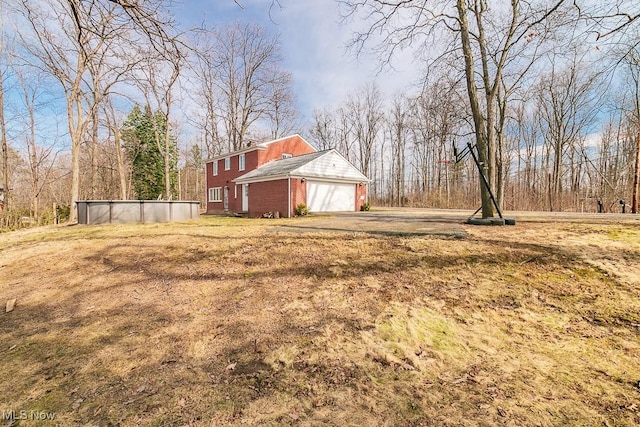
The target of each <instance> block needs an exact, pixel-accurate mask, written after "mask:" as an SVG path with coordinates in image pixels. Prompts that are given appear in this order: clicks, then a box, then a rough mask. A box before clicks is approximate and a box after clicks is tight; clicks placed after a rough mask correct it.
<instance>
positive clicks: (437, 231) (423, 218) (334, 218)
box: [277, 207, 640, 239]
mask: <svg viewBox="0 0 640 427" xmlns="http://www.w3.org/2000/svg"><path fill="white" fill-rule="evenodd" d="M472 213H473V211H470V210H462V209H431V208H378V207H376V208H375V210H374V211H371V212H343V213H333V214H331V215H326V216H325V215H318V216H315V215H313V216H312V217H313V219H311V220H307V221H301V222H300V223H299V224H296V223H292V224H289V225H286V226H280V227H277V229H286V230H289V231H292V230H298V231H301V232H304V231H307V232H308V231H338V232H339V231H343V232H364V233H372V234H382V235H407V236H411V235H417V236H420V235H424V236H429V235H433V236H444V237H451V238H457V239H463V238H465V237H466V235H467V233H466V231H465V227H477V226H469V225H464V222H465V221H466V220H467V219H468V218H469V216H470V215H471V214H472ZM506 215H507V216H508V217H511V218H515V219H516V220H517V224H522V223H532V222H537V223H540V222H576V223H586V222H588V223H609V222H611V221H625V222H628V221H630V222H631V223H638V224H640V216H638V215H632V214H625V215H623V214H619V213H605V214H599V213H590V212H584V213H582V212H508V213H506ZM480 227H481V226H480Z"/></svg>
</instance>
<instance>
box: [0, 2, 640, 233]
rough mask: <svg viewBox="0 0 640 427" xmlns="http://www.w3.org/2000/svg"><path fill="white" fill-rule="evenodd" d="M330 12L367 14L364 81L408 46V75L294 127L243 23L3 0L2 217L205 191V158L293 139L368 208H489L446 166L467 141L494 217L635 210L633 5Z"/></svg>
mask: <svg viewBox="0 0 640 427" xmlns="http://www.w3.org/2000/svg"><path fill="white" fill-rule="evenodd" d="M339 3H340V5H341V8H342V10H343V13H344V16H346V17H347V18H348V17H351V18H354V17H362V18H363V19H364V21H363V22H366V23H368V24H370V27H369V28H368V29H367V28H365V29H364V30H362V31H363V32H361V33H355V34H354V39H353V45H352V48H353V49H354V50H355V51H359V52H363V51H364V50H365V49H366V47H367V46H368V47H370V48H372V49H371V50H373V52H374V53H375V54H377V55H378V56H379V57H380V58H381V61H382V62H381V63H382V64H383V68H384V64H387V65H389V67H386V68H384V70H385V71H384V72H383V73H381V75H380V79H384V74H385V73H387V72H393V68H392V65H393V60H392V58H393V54H394V53H395V52H396V51H397V50H401V49H403V48H408V47H409V48H412V49H414V50H415V51H416V52H419V53H420V55H419V56H416V58H415V60H414V64H413V66H415V67H417V68H419V69H422V70H424V72H423V73H422V75H423V76H424V77H423V78H422V79H421V80H420V81H417V82H407V87H408V88H409V89H407V91H406V92H405V93H402V94H390V93H383V92H382V91H381V90H380V89H379V88H378V86H377V85H376V83H375V82H371V83H368V84H363V86H362V87H359V88H350V89H345V94H344V99H339V100H335V103H334V104H333V105H326V106H323V107H320V108H317V109H316V110H315V111H314V112H313V113H312V114H310V117H307V118H306V123H303V121H302V119H301V114H300V112H299V111H298V108H297V105H296V96H295V95H296V94H295V93H294V92H293V85H292V75H291V73H290V72H289V71H288V70H286V69H285V68H284V67H283V65H282V64H283V57H282V52H281V47H280V39H279V35H278V34H275V33H272V32H270V31H268V30H266V29H265V28H263V27H261V26H260V25H257V24H253V23H229V24H227V25H224V26H220V27H219V28H215V29H202V28H201V29H197V30H193V31H185V30H184V29H180V28H178V27H177V26H176V24H175V22H174V19H173V16H172V15H171V8H170V7H171V3H170V2H165V1H162V0H152V1H146V2H133V3H132V2H128V1H123V0H86V1H81V2H78V1H76V0H51V1H49V2H46V3H43V2H41V1H37V0H19V1H16V2H13V3H11V4H6V3H3V4H2V8H1V9H0V12H1V13H2V19H3V22H4V26H3V28H2V37H1V38H0V73H1V77H2V79H1V80H0V83H1V84H0V130H1V134H0V136H1V148H2V157H1V158H0V176H1V177H2V182H0V187H1V188H2V197H3V200H2V207H3V210H2V214H1V216H0V228H2V227H5V228H6V227H18V226H22V225H31V224H39V223H48V222H51V221H52V220H53V219H54V217H55V216H56V215H58V216H64V217H65V218H66V216H67V212H68V217H69V220H70V221H74V220H75V215H76V213H75V203H74V202H75V201H76V200H80V199H131V198H153V199H156V198H165V199H192V200H193V199H195V200H204V197H205V189H204V183H205V181H204V162H205V161H206V159H207V158H210V157H213V156H215V155H218V154H220V153H224V152H228V151H232V150H236V149H238V148H241V147H243V146H244V145H245V144H246V142H247V141H249V140H257V141H261V140H268V139H272V138H277V137H280V136H284V135H287V134H290V133H293V132H299V133H301V134H302V135H303V136H305V137H307V139H309V140H310V141H311V142H312V143H314V144H316V145H317V146H318V148H319V149H324V148H329V147H335V148H337V149H338V150H339V151H340V152H341V153H342V154H343V155H344V156H345V157H346V158H347V159H349V160H350V161H352V162H353V163H354V164H356V165H357V166H358V167H359V168H360V169H361V170H362V171H363V172H364V173H365V174H367V175H368V176H369V177H370V178H371V180H372V181H371V185H370V194H371V199H372V202H373V203H374V204H388V205H402V206H432V207H459V208H476V207H477V206H478V204H479V203H480V201H481V200H482V205H483V216H484V215H488V216H491V215H492V210H491V206H487V200H488V199H487V191H486V188H485V187H482V186H481V185H480V179H479V175H478V171H477V169H476V167H475V165H474V164H473V163H471V161H470V159H468V158H467V159H466V160H464V161H461V162H456V161H455V160H456V159H455V158H454V148H453V147H454V146H455V147H457V148H458V149H459V150H462V149H464V147H466V145H467V144H470V145H471V146H472V147H473V148H474V150H476V151H475V152H476V153H477V155H478V156H479V158H480V161H481V163H482V167H483V168H484V171H485V173H486V175H487V177H488V179H489V182H490V184H491V187H492V190H493V191H494V192H495V194H496V197H497V199H498V202H499V204H500V205H501V206H502V207H503V208H504V209H541V210H553V211H559V210H573V211H582V210H584V211H594V210H595V209H596V208H597V206H598V205H600V206H601V207H602V209H604V210H606V211H617V210H620V209H621V206H620V201H621V200H624V201H625V203H630V204H631V208H632V209H635V207H637V188H638V175H639V174H640V170H639V169H640V167H639V163H640V160H639V156H640V154H639V153H640V149H639V147H640V44H639V43H640V34H639V26H638V21H640V18H639V17H640V10H639V9H640V7H639V6H638V5H637V4H635V3H634V2H633V1H629V0H616V1H614V2H594V1H591V0H582V1H573V2H564V1H562V0H557V1H551V0H536V1H532V2H522V1H518V0H516V1H511V2H504V3H499V2H498V3H495V4H494V3H493V2H492V4H491V5H489V3H488V2H486V1H483V0H472V1H462V0H447V1H442V2H437V3H433V4H431V3H430V2H423V1H420V2H419V1H388V2H378V1H375V0H367V1H363V2H359V1H358V2H355V1H350V0H344V1H341V2H339ZM274 5H276V7H277V6H278V5H281V4H280V2H275V3H274ZM284 6H286V5H284ZM410 88H413V89H410ZM54 204H55V205H56V206H62V207H66V209H62V210H58V211H56V212H54V209H53V207H54Z"/></svg>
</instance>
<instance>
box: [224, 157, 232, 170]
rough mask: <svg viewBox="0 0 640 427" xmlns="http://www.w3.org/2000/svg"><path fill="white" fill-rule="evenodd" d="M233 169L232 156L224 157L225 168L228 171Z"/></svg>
mask: <svg viewBox="0 0 640 427" xmlns="http://www.w3.org/2000/svg"><path fill="white" fill-rule="evenodd" d="M229 169H231V157H225V158H224V170H226V171H228V170H229Z"/></svg>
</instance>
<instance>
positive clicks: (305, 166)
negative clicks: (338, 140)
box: [233, 149, 369, 217]
mask: <svg viewBox="0 0 640 427" xmlns="http://www.w3.org/2000/svg"><path fill="white" fill-rule="evenodd" d="M233 182H234V183H235V184H237V185H242V186H243V188H248V189H249V191H248V199H247V204H248V205H247V208H248V209H246V210H247V211H248V212H249V215H251V216H259V215H262V214H263V213H266V212H275V211H277V212H279V213H280V214H281V215H282V216H287V217H291V216H293V215H294V212H295V208H296V206H298V205H300V204H301V203H304V204H305V205H306V206H307V209H309V211H310V212H311V213H317V212H353V211H356V210H359V209H360V207H361V206H362V205H363V204H364V203H365V202H366V200H367V183H368V182H369V180H368V179H367V177H366V176H364V175H363V174H362V173H361V172H360V171H359V170H358V169H356V168H355V167H354V166H353V165H352V164H351V163H349V161H348V160H346V159H345V158H344V157H343V156H342V155H340V154H339V153H338V152H337V151H336V150H333V149H331V150H326V151H319V152H315V153H309V154H303V155H300V156H294V157H289V158H284V159H280V160H274V161H271V162H269V163H266V164H264V165H262V166H260V167H259V168H257V169H254V170H253V171H250V172H248V173H246V174H244V175H242V176H239V177H238V178H236V179H234V180H233ZM247 186H248V187H247ZM243 209H244V208H243Z"/></svg>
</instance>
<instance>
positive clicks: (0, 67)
mask: <svg viewBox="0 0 640 427" xmlns="http://www.w3.org/2000/svg"><path fill="white" fill-rule="evenodd" d="M4 41H5V39H4V31H3V30H0V147H1V148H2V187H3V191H4V194H3V196H2V199H0V207H2V209H6V210H8V209H9V195H10V194H11V193H10V189H9V144H8V142H7V123H6V121H5V117H4V79H5V73H6V70H7V68H6V67H5V61H4V57H5V47H4ZM0 212H1V210H0Z"/></svg>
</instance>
